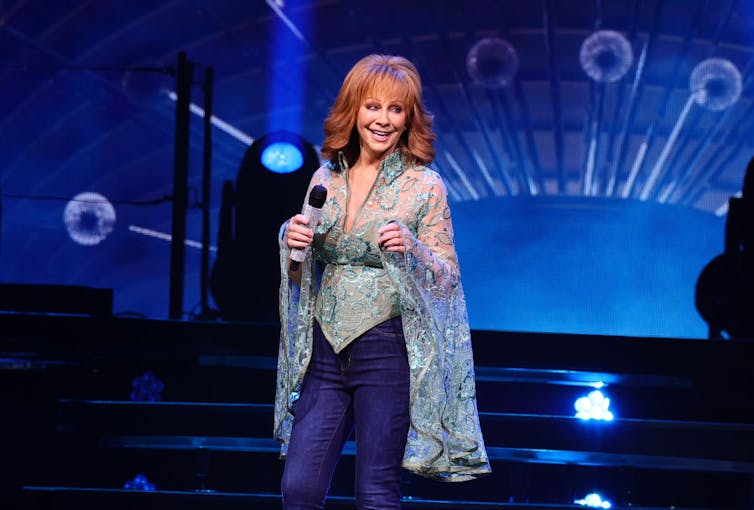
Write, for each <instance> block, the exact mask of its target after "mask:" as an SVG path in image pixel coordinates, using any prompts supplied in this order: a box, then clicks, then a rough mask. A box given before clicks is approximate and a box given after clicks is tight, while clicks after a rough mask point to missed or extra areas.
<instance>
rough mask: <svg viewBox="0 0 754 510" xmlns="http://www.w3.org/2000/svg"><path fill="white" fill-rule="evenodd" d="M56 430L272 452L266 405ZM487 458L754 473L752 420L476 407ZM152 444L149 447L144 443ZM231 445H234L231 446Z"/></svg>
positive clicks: (63, 422)
mask: <svg viewBox="0 0 754 510" xmlns="http://www.w3.org/2000/svg"><path fill="white" fill-rule="evenodd" d="M59 410H60V418H59V419H60V422H59V427H60V430H63V431H66V430H67V431H77V430H78V431H81V432H83V433H85V434H88V435H90V436H92V437H99V438H100V441H101V444H102V445H103V446H107V447H121V448H125V447H131V448H137V447H138V448H150V447H151V448H154V449H176V448H178V449H180V448H183V449H197V448H201V449H209V450H212V449H222V450H224V451H233V450H234V448H236V449H237V451H239V452H243V451H248V450H249V449H250V448H251V449H253V448H261V449H262V450H263V451H267V450H270V449H274V444H273V443H272V442H266V441H267V440H268V438H270V436H271V431H272V405H271V404H219V403H202V402H130V401H106V400H60V402H59ZM480 420H481V425H482V430H483V431H484V435H485V441H486V443H487V447H488V449H489V452H490V456H491V457H492V458H494V459H497V460H508V461H519V462H533V463H538V462H546V463H555V462H561V463H568V464H574V463H575V464H579V463H583V464H586V465H603V466H609V465H613V466H633V467H642V468H652V469H674V470H696V471H720V472H734V473H754V460H753V459H752V456H751V452H753V451H754V425H753V424H746V423H724V422H702V421H696V422H692V421H671V420H640V419H622V418H616V419H614V420H613V421H610V422H595V421H589V422H585V421H583V420H581V419H578V418H574V417H571V416H557V415H535V414H518V413H497V412H485V411H481V412H480ZM150 445H151V446H150ZM234 445H235V446H234Z"/></svg>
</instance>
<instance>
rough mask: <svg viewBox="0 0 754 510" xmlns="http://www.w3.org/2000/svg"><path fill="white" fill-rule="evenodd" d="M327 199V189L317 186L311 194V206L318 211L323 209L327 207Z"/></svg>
mask: <svg viewBox="0 0 754 510" xmlns="http://www.w3.org/2000/svg"><path fill="white" fill-rule="evenodd" d="M326 198H327V188H325V187H324V186H321V185H319V184H317V185H316V186H314V187H313V188H312V190H311V191H310V192H309V205H310V206H312V207H314V208H316V209H322V206H323V205H325V199H326Z"/></svg>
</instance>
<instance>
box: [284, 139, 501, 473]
mask: <svg viewBox="0 0 754 510" xmlns="http://www.w3.org/2000/svg"><path fill="white" fill-rule="evenodd" d="M317 184H321V185H323V186H325V188H327V190H328V198H327V201H326V202H325V205H324V207H323V208H322V222H321V224H320V225H319V226H318V227H317V229H316V230H315V236H314V242H313V243H312V246H313V250H311V251H308V252H307V257H306V260H305V261H304V262H303V263H302V274H301V285H296V284H295V283H294V282H293V281H291V280H290V279H289V278H288V270H287V267H288V266H287V258H288V251H289V250H288V248H287V246H286V243H285V228H286V227H287V225H283V227H282V228H281V232H280V237H279V242H280V276H281V285H280V319H281V334H280V350H279V355H278V375H277V392H276V398H275V430H274V435H275V438H276V439H278V440H279V441H280V442H281V443H282V448H281V456H283V457H285V455H286V453H287V446H288V440H289V439H290V432H291V426H292V424H293V414H294V412H295V403H296V401H297V400H298V397H299V392H300V388H301V383H302V381H303V378H304V374H305V373H306V368H307V366H308V364H309V359H310V357H311V346H312V321H313V320H314V318H315V316H316V318H317V320H318V322H319V323H320V325H321V326H322V329H323V332H325V334H326V336H327V337H328V340H329V341H330V342H331V343H332V344H333V347H334V348H335V349H336V350H339V349H341V348H342V347H344V346H345V345H347V343H348V342H349V341H352V340H353V339H354V338H355V337H356V336H358V335H359V334H360V333H362V332H364V331H366V330H367V329H369V328H370V327H372V326H374V325H375V324H377V323H379V322H381V321H382V320H385V319H386V318H389V317H392V316H395V315H401V318H402V324H403V332H404V336H405V338H406V348H407V352H408V361H409V367H410V385H411V387H410V393H409V395H410V405H409V412H410V418H411V425H410V428H409V434H408V438H407V441H406V450H405V454H404V458H403V466H404V467H405V468H406V469H409V470H411V471H414V472H416V473H418V474H421V475H425V476H430V477H434V478H439V479H442V480H447V481H461V480H468V479H471V478H474V477H476V476H478V475H481V474H485V473H488V472H490V467H489V462H488V458H487V453H486V450H485V448H484V442H483V439H482V434H481V430H480V427H479V416H478V413H477V407H476V389H475V382H474V365H473V356H472V350H471V336H470V332H469V325H468V319H467V313H466V299H465V297H464V293H463V288H462V286H461V281H460V273H459V268H458V260H457V257H456V253H455V247H454V243H453V227H452V223H451V218H450V209H449V207H448V203H447V193H446V190H445V187H444V184H443V182H442V179H441V178H440V176H439V175H438V174H437V173H436V172H434V171H432V170H430V169H429V168H426V167H421V166H408V167H407V166H406V165H404V162H403V160H402V158H401V154H400V152H395V153H393V154H391V155H390V156H388V157H387V158H385V160H383V162H382V163H381V165H380V169H379V173H378V175H377V178H376V180H375V182H374V184H373V187H372V189H371V191H370V193H369V194H368V196H367V198H366V200H365V202H364V204H363V205H362V207H361V208H360V209H359V211H354V212H351V211H349V214H355V215H356V216H354V217H353V225H352V227H351V230H350V231H349V232H345V228H344V225H345V220H346V218H345V212H346V204H347V203H348V167H347V165H346V164H345V161H344V160H343V158H342V157H341V158H340V161H339V164H337V165H333V164H330V165H326V166H324V167H322V168H320V169H319V170H318V171H317V172H316V173H315V174H314V176H313V178H312V180H311V184H310V186H309V190H311V188H312V187H313V186H314V185H317ZM307 196H308V192H307ZM388 221H395V222H397V223H398V224H399V226H400V227H401V235H402V237H403V241H404V245H405V246H406V253H405V254H401V253H397V252H387V251H384V250H381V249H379V247H378V246H377V233H376V230H377V229H378V228H379V227H381V226H383V225H384V224H385V223H387V222H388ZM312 251H313V253H314V256H312Z"/></svg>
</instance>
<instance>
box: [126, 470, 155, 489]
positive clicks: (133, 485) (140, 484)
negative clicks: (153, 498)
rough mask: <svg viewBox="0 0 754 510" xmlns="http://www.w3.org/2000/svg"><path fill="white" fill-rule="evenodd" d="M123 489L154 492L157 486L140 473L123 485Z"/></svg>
mask: <svg viewBox="0 0 754 510" xmlns="http://www.w3.org/2000/svg"><path fill="white" fill-rule="evenodd" d="M123 488H124V489H126V490H130V491H154V490H155V486H154V484H153V483H152V482H150V481H149V480H148V479H147V475H145V474H143V473H139V474H137V475H136V476H134V477H133V479H132V480H129V481H127V482H126V483H125V484H123Z"/></svg>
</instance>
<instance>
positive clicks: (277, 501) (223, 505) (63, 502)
mask: <svg viewBox="0 0 754 510" xmlns="http://www.w3.org/2000/svg"><path fill="white" fill-rule="evenodd" d="M280 506H281V498H280V496H279V495H276V494H264V493H262V494H248V493H219V492H182V491H131V490H118V489H98V488H73V487H34V486H28V487H24V508H27V509H29V510H32V509H35V510H36V509H48V508H53V507H54V508H77V509H80V510H85V509H97V510H101V509H102V508H108V509H111V510H121V509H123V510H126V509H128V510H132V509H134V508H139V509H140V510H151V509H155V510H164V509H165V508H171V509H175V510H199V509H212V510H215V509H228V510H232V509H236V508H238V509H249V508H253V509H254V510H273V509H274V510H279V509H280ZM354 507H355V500H354V498H350V497H337V496H333V497H329V498H328V499H327V508H328V509H353V508H354ZM401 507H402V508H404V509H406V510H409V509H417V510H419V509H424V510H453V509H460V510H492V509H500V510H577V509H578V510H583V509H584V506H581V505H576V504H567V503H560V504H558V503H525V502H503V501H489V502H474V501H459V500H433V499H420V498H403V500H402V501H401ZM673 508H674V510H692V509H690V508H689V509H686V508H683V507H673ZM612 509H613V510H667V508H663V507H648V506H634V505H632V506H627V507H623V506H613V507H612ZM693 510H703V509H700V508H694V509H693ZM708 510H712V509H708Z"/></svg>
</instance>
